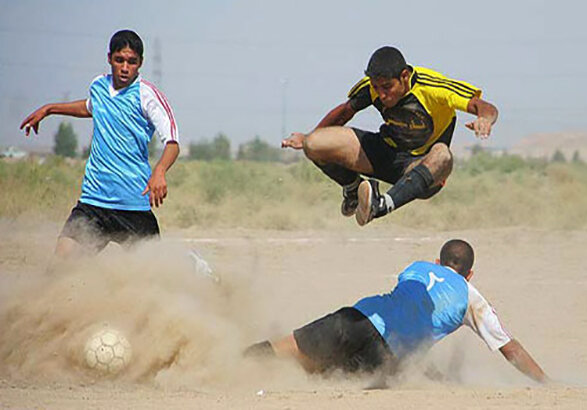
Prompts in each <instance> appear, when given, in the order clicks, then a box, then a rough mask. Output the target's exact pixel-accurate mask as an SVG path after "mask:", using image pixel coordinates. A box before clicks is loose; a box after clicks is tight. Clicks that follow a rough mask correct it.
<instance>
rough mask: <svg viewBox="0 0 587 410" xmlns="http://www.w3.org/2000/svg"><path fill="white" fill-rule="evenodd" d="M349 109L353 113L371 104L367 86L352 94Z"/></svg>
mask: <svg viewBox="0 0 587 410" xmlns="http://www.w3.org/2000/svg"><path fill="white" fill-rule="evenodd" d="M349 101H350V103H351V107H353V110H355V111H361V110H364V109H365V108H367V107H368V106H370V105H371V104H373V102H372V101H371V92H370V91H369V86H368V85H367V86H363V88H361V89H360V90H358V91H357V92H356V93H354V94H353V95H352V96H351V97H350V99H349Z"/></svg>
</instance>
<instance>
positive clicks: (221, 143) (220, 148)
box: [212, 133, 230, 160]
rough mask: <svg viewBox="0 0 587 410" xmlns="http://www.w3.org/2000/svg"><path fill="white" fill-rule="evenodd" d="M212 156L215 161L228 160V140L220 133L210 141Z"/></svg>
mask: <svg viewBox="0 0 587 410" xmlns="http://www.w3.org/2000/svg"><path fill="white" fill-rule="evenodd" d="M212 154H213V157H214V158H216V159H223V160H229V159H230V140H229V139H228V137H227V136H226V135H224V134H222V133H219V134H218V135H216V137H215V138H214V140H213V141H212Z"/></svg>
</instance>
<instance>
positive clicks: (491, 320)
mask: <svg viewBox="0 0 587 410" xmlns="http://www.w3.org/2000/svg"><path fill="white" fill-rule="evenodd" d="M354 307H355V309H357V310H359V311H360V312H361V313H363V314H364V315H365V316H366V317H368V318H369V320H370V321H371V323H372V324H373V325H374V326H375V328H376V329H377V330H378V331H379V333H380V334H381V335H382V336H383V338H384V339H385V341H386V342H387V344H388V345H389V347H390V349H391V351H392V352H393V354H394V355H396V356H397V357H398V358H402V357H404V356H406V355H407V354H409V353H412V352H414V351H416V350H419V349H426V348H428V347H430V346H432V344H434V343H435V342H437V341H438V340H440V339H442V338H443V337H444V336H446V335H448V334H450V333H452V332H454V331H455V330H457V329H458V328H459V327H460V326H462V325H463V324H467V325H469V326H471V327H472V328H473V330H475V332H476V333H477V334H479V335H480V336H481V337H482V338H483V339H484V340H485V342H486V343H487V344H488V346H489V347H490V348H491V349H496V348H499V347H501V346H503V345H504V344H505V343H507V342H508V341H509V340H510V338H509V335H508V334H507V332H506V331H505V330H504V329H503V327H501V324H500V323H499V320H498V319H497V315H496V313H495V311H494V310H493V308H491V306H490V305H489V304H488V303H487V301H486V300H485V299H483V297H482V296H481V295H480V294H479V293H478V292H477V291H476V289H475V288H473V287H472V286H471V285H470V284H469V283H468V282H467V281H466V280H465V278H463V277H462V276H461V275H459V274H458V273H456V272H455V271H453V270H452V269H450V268H448V267H445V266H441V265H437V264H434V263H430V262H414V263H413V264H411V265H410V266H408V267H407V268H406V269H405V270H404V271H403V272H402V273H401V274H400V275H399V278H398V284H397V286H396V287H395V289H394V290H393V291H392V292H391V293H387V294H383V295H377V296H371V297H367V298H364V299H361V300H360V301H358V302H357V303H356V304H355V306H354Z"/></svg>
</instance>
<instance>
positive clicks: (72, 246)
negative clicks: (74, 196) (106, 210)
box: [55, 202, 108, 259]
mask: <svg viewBox="0 0 587 410" xmlns="http://www.w3.org/2000/svg"><path fill="white" fill-rule="evenodd" d="M103 222H104V215H102V213H101V211H100V209H99V208H96V207H93V206H91V205H87V204H83V203H81V202H78V203H77V205H76V206H75V207H74V208H73V209H72V210H71V214H70V215H69V217H68V218H67V221H65V224H64V226H63V229H62V230H61V233H60V234H59V238H58V239H57V245H56V247H55V256H57V257H58V258H60V259H67V258H70V257H72V256H79V255H82V254H84V253H86V254H92V253H96V252H99V251H100V250H102V249H103V248H104V247H105V246H106V245H107V244H108V238H107V237H106V235H105V232H104V229H103Z"/></svg>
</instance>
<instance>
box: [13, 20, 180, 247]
mask: <svg viewBox="0 0 587 410" xmlns="http://www.w3.org/2000/svg"><path fill="white" fill-rule="evenodd" d="M108 63H109V64H110V66H111V68H112V72H111V74H108V75H101V76H98V77H96V78H95V79H94V80H93V81H92V83H91V85H90V96H89V98H88V99H84V100H78V101H73V102H68V103H56V104H47V105H44V106H43V107H41V108H39V109H38V110H36V111H35V112H33V113H32V114H30V115H29V116H28V117H27V118H26V119H25V120H24V121H23V122H22V124H21V126H20V128H21V129H23V128H24V129H25V134H26V135H27V136H28V135H29V134H30V130H31V128H32V129H33V130H34V131H35V133H38V130H39V124H40V122H41V121H42V120H43V119H44V118H45V117H47V116H49V115H54V114H60V115H68V116H73V117H80V118H89V117H92V120H93V123H94V131H93V136H92V144H91V149H90V156H89V158H88V161H87V163H86V169H85V174H84V179H83V183H82V192H81V197H80V199H79V202H78V203H77V205H76V206H75V207H74V208H73V210H72V211H71V214H70V216H69V218H68V219H67V222H66V223H65V226H64V228H63V230H62V232H61V234H60V236H59V239H58V241H57V247H56V249H55V254H56V255H57V256H59V257H68V256H70V255H72V254H74V253H79V251H80V250H84V251H90V252H98V251H100V250H101V249H103V248H104V247H105V246H106V245H107V244H108V242H110V241H114V242H118V243H121V244H130V243H133V242H135V241H136V240H138V239H144V238H151V237H158V236H159V226H158V223H157V219H156V218H155V216H154V214H153V212H152V211H151V207H152V206H156V207H158V206H159V205H162V204H163V200H164V199H165V198H166V197H167V182H166V179H165V174H166V172H167V170H168V169H169V168H170V167H171V166H172V165H173V163H174V162H175V160H176V159H177V156H178V155H179V144H178V131H177V124H176V122H175V117H174V115H173V112H172V110H171V106H170V105H169V102H168V101H167V99H166V98H165V96H164V95H163V94H162V93H161V91H159V90H158V89H157V88H156V87H155V86H154V85H152V84H151V83H149V82H147V81H146V80H144V79H142V78H141V77H140V75H139V69H140V67H141V65H142V63H143V42H142V40H141V38H140V37H139V36H138V35H137V34H136V33H135V32H133V31H130V30H121V31H118V32H117V33H115V34H114V35H113V36H112V38H111V39H110V46H109V53H108ZM155 132H157V134H158V135H159V136H160V137H161V140H162V142H163V143H164V144H165V148H164V150H163V153H162V155H161V158H160V159H159V162H158V163H157V164H156V165H155V167H154V168H153V171H152V172H151V166H150V164H149V152H148V144H149V141H150V140H151V138H152V136H153V134H154V133H155ZM147 194H149V195H148V196H147Z"/></svg>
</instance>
